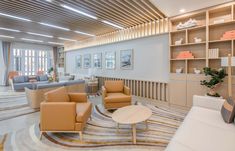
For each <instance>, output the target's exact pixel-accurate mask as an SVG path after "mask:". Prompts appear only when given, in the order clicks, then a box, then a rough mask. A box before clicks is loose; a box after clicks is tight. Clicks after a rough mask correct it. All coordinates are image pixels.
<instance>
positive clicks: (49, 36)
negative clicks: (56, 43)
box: [27, 32, 53, 38]
mask: <svg viewBox="0 0 235 151" xmlns="http://www.w3.org/2000/svg"><path fill="white" fill-rule="evenodd" d="M27 34H30V35H36V36H42V37H47V38H53V36H51V35H44V34H38V33H32V32H27Z"/></svg>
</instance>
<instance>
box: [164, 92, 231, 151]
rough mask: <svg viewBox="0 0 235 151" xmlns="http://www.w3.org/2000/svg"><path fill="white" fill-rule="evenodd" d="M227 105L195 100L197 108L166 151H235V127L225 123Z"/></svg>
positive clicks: (202, 99) (206, 100)
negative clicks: (223, 112)
mask: <svg viewBox="0 0 235 151" xmlns="http://www.w3.org/2000/svg"><path fill="white" fill-rule="evenodd" d="M223 102H224V99H219V98H213V97H206V96H194V97H193V107H192V108H191V110H190V111H189V113H188V115H187V116H186V118H185V120H184V121H183V123H182V125H181V126H180V127H179V129H178V130H177V131H176V133H175V135H174V137H173V138H172V140H171V141H170V143H169V145H168V146H167V148H166V150H165V151H235V124H234V123H232V124H227V123H225V122H224V121H223V118H222V116H221V113H220V110H221V107H222V105H223Z"/></svg>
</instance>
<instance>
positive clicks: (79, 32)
mask: <svg viewBox="0 0 235 151" xmlns="http://www.w3.org/2000/svg"><path fill="white" fill-rule="evenodd" d="M74 32H75V33H78V34H82V35H87V36H95V35H92V34H88V33H84V32H81V31H74Z"/></svg>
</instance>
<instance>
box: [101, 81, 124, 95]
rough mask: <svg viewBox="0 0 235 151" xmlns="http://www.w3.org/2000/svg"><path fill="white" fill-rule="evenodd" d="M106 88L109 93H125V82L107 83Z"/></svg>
mask: <svg viewBox="0 0 235 151" xmlns="http://www.w3.org/2000/svg"><path fill="white" fill-rule="evenodd" d="M104 87H105V88H106V91H107V93H115V92H123V89H124V82H123V81H122V80H117V81H105V82H104Z"/></svg>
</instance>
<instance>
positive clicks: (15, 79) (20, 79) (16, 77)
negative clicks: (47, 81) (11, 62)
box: [13, 76, 25, 83]
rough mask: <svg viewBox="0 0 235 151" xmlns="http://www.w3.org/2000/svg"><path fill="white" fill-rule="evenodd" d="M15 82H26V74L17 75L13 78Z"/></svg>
mask: <svg viewBox="0 0 235 151" xmlns="http://www.w3.org/2000/svg"><path fill="white" fill-rule="evenodd" d="M13 82H14V83H24V82H25V76H15V77H14V78H13Z"/></svg>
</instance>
